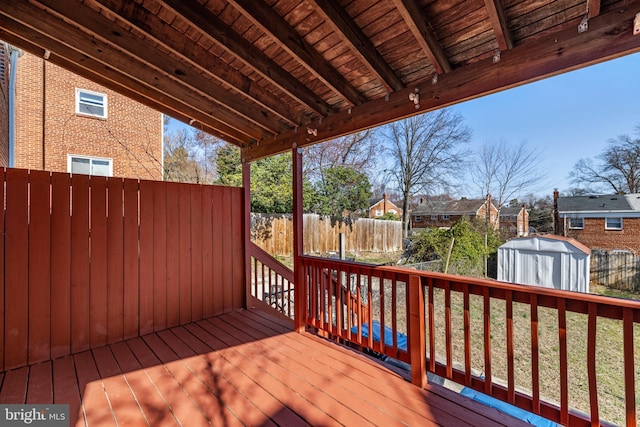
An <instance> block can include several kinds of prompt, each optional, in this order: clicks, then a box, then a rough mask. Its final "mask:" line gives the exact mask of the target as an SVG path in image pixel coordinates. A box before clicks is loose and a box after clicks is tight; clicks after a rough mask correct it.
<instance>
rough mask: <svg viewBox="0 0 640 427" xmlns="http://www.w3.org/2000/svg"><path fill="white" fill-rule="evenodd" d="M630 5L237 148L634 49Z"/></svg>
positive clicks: (355, 123)
mask: <svg viewBox="0 0 640 427" xmlns="http://www.w3.org/2000/svg"><path fill="white" fill-rule="evenodd" d="M636 13H637V12H636V9H634V8H627V9H625V10H623V11H620V10H617V9H616V10H614V11H612V12H608V13H606V14H601V15H600V16H598V17H596V18H594V19H592V20H590V21H589V31H587V32H584V33H578V32H577V31H576V29H575V26H574V25H573V24H574V22H570V21H569V22H568V23H567V25H566V28H565V29H563V30H561V31H558V32H554V33H551V34H547V35H545V36H544V37H540V38H537V39H536V40H535V42H531V43H522V44H519V45H517V46H515V47H514V48H513V49H511V50H509V51H507V52H506V53H505V54H504V55H503V57H502V59H501V60H500V62H498V63H495V64H494V63H493V61H492V60H491V59H490V58H488V59H486V60H483V61H479V62H476V63H473V64H471V65H468V66H466V67H461V68H458V69H456V70H453V71H451V72H450V73H447V74H445V75H443V76H442V77H441V78H440V79H439V80H438V83H437V84H436V85H433V84H432V83H431V81H424V82H422V83H421V84H416V85H412V86H411V87H408V88H407V89H404V90H402V91H399V92H396V93H393V94H391V95H390V96H389V99H388V100H385V99H377V100H373V101H370V102H369V103H367V104H366V105H363V106H361V107H354V108H353V110H352V112H351V114H349V113H346V112H340V113H337V114H335V115H333V116H331V117H329V118H327V119H325V120H324V121H323V122H322V123H318V122H315V123H311V124H310V125H309V127H311V128H314V129H317V135H308V134H307V133H304V132H299V133H294V132H288V133H287V134H284V135H279V136H278V140H277V141H276V142H274V143H273V144H270V145H266V144H260V145H257V144H254V145H252V146H251V147H249V148H246V149H244V150H243V158H244V159H245V160H246V161H253V160H256V159H259V158H261V157H265V156H270V155H273V154H275V153H279V152H283V151H286V150H289V149H291V147H292V145H293V144H294V143H295V144H296V146H297V147H302V146H305V145H310V144H315V143H317V142H321V141H325V140H328V139H331V138H336V137H339V136H342V135H346V134H349V133H353V132H357V131H360V130H364V129H367V128H370V127H372V126H376V125H380V124H384V123H388V122H391V121H393V120H397V119H401V118H404V117H409V116H413V115H415V114H420V113H425V112H429V111H433V110H436V109H438V108H443V107H447V106H450V105H453V104H455V103H458V102H462V101H466V100H469V99H473V98H477V97H480V96H483V95H488V94H491V93H494V92H498V91H500V90H504V89H508V88H511V87H514V86H518V85H520V84H524V83H529V82H532V81H535V80H539V79H542V78H545V77H550V76H553V75H556V74H559V73H561V72H565V71H570V70H573V69H577V68H580V67H583V66H585V65H587V64H593V63H596V62H600V61H604V60H608V59H613V58H616V57H619V56H622V55H627V54H630V53H634V52H640V37H637V36H633V31H632V28H633V19H634V17H635V14H636ZM416 89H418V91H419V94H420V108H419V109H418V110H416V109H415V106H414V104H413V102H410V101H409V100H408V95H409V94H410V93H414V91H415V90H416Z"/></svg>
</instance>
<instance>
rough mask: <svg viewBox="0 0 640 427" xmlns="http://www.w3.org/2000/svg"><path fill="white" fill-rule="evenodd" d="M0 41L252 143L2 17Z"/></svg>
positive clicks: (237, 140) (229, 137)
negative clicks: (47, 56)
mask: <svg viewBox="0 0 640 427" xmlns="http://www.w3.org/2000/svg"><path fill="white" fill-rule="evenodd" d="M18 34H19V35H18ZM0 39H1V40H4V41H6V42H8V43H11V44H13V45H15V46H17V47H20V48H22V49H24V50H26V51H28V52H31V53H32V54H34V55H36V56H38V57H43V55H44V52H45V50H46V51H48V52H49V58H48V59H47V61H49V62H51V63H52V64H55V65H58V66H60V67H62V68H65V69H67V70H69V71H71V72H73V73H75V74H77V75H79V76H82V77H84V78H86V79H89V80H91V81H93V82H95V83H98V84H101V85H103V86H105V87H108V88H110V89H112V90H114V91H116V92H118V93H120V94H122V95H124V96H127V97H129V98H131V99H133V100H135V101H137V102H140V103H142V104H145V105H146V106H148V107H151V108H153V109H155V110H157V111H160V112H162V113H165V114H168V115H170V116H171V117H174V118H176V119H178V120H181V121H183V122H184V123H189V122H190V121H191V119H194V120H197V121H198V127H199V128H201V129H202V130H203V131H205V132H207V133H210V134H211V135H213V136H215V137H218V138H221V139H224V140H226V141H228V142H231V143H232V144H235V145H237V146H240V147H244V146H247V145H249V143H251V142H252V139H250V138H248V137H247V136H246V135H242V134H240V133H239V132H237V131H236V130H234V129H231V128H228V127H226V126H225V125H224V124H222V123H219V124H217V126H216V128H213V127H211V126H210V125H209V118H208V117H206V116H205V115H204V114H202V113H200V112H199V111H197V110H194V109H193V108H191V107H189V106H188V105H185V104H182V103H179V102H177V101H175V100H173V99H171V98H168V97H166V96H164V95H162V93H160V92H156V91H155V90H154V89H152V88H149V87H145V86H142V85H140V84H139V83H138V82H136V81H134V80H131V79H129V78H127V77H126V76H122V75H119V74H118V73H117V72H116V71H114V70H113V69H110V68H108V67H107V68H105V66H104V65H103V64H100V63H97V62H96V61H94V60H92V59H91V58H87V57H85V56H84V55H83V54H82V53H79V52H76V51H74V50H72V49H70V48H69V47H67V46H65V45H62V44H61V43H59V42H57V41H55V40H53V39H49V38H47V36H46V35H44V34H42V33H40V32H37V31H35V30H33V29H31V28H28V27H25V26H24V25H22V24H20V23H18V22H16V21H13V20H11V19H10V18H7V17H6V16H4V15H1V14H0ZM33 41H37V43H38V44H35V43H34V42H33ZM79 64H82V65H79Z"/></svg>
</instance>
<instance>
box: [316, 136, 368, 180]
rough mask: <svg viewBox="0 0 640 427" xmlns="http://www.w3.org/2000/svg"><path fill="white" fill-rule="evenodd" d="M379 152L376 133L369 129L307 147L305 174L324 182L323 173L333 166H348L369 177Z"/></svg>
mask: <svg viewBox="0 0 640 427" xmlns="http://www.w3.org/2000/svg"><path fill="white" fill-rule="evenodd" d="M379 152H380V145H379V144H378V143H377V138H376V134H375V131H374V130H372V129H367V130H365V131H362V132H357V133H354V134H351V135H347V136H343V137H341V138H336V139H332V140H331V141H327V142H323V143H321V144H315V145H311V146H309V147H306V148H305V162H304V168H305V170H304V172H305V174H306V176H307V177H308V178H309V179H310V180H312V181H318V180H323V171H324V170H326V169H327V168H330V167H333V166H347V167H349V168H350V169H353V170H356V171H358V172H362V173H364V174H367V175H369V173H370V172H371V171H372V170H373V169H374V168H375V165H376V162H377V159H378V154H379Z"/></svg>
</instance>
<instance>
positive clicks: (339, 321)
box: [301, 256, 640, 425]
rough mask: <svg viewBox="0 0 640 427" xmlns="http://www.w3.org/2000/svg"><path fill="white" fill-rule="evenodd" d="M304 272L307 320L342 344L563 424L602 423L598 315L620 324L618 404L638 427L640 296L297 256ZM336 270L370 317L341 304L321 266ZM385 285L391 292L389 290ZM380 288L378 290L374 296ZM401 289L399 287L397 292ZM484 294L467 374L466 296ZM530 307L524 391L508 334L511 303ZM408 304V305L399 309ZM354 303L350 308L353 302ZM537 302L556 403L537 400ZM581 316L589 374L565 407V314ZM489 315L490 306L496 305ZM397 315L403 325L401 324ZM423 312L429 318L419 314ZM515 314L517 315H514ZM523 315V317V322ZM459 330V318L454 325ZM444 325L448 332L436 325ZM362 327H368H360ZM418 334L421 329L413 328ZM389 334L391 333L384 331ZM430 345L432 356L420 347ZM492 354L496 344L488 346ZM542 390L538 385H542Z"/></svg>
mask: <svg viewBox="0 0 640 427" xmlns="http://www.w3.org/2000/svg"><path fill="white" fill-rule="evenodd" d="M301 263H302V266H301V268H302V269H303V271H304V284H303V288H302V289H303V290H302V294H303V295H306V296H307V299H306V301H305V310H304V313H305V316H306V318H305V323H306V324H307V325H309V326H312V327H315V328H318V329H319V330H321V331H325V332H326V333H328V334H331V335H333V336H335V337H339V338H341V339H343V340H345V341H347V342H350V343H353V344H356V345H358V346H362V347H364V348H368V349H370V350H373V351H375V352H378V353H380V354H382V355H386V356H389V357H393V358H395V359H399V360H401V361H405V362H408V363H410V364H411V368H412V381H413V382H414V383H415V384H417V385H422V384H423V383H424V381H425V376H426V371H429V372H432V373H435V374H438V375H440V376H442V377H445V378H447V379H449V380H452V381H455V382H457V383H460V384H462V385H464V386H466V387H469V388H472V389H475V390H477V391H480V392H482V393H485V394H488V395H490V396H492V397H495V398H498V399H500V400H503V401H505V402H508V403H510V404H513V405H515V406H518V407H520V408H523V409H525V410H527V411H530V412H533V413H535V414H538V415H541V416H543V417H546V418H548V419H551V420H553V421H556V422H559V423H561V424H565V425H566V424H569V423H571V424H572V425H588V424H589V423H591V421H590V420H593V422H592V424H594V423H595V424H596V425H597V424H598V423H599V422H600V418H601V417H600V412H599V404H598V379H597V361H596V342H597V340H598V337H597V334H596V332H597V323H598V320H599V319H613V320H615V321H620V322H621V327H622V332H623V333H622V337H623V362H622V365H623V366H621V371H622V372H624V387H625V392H624V402H625V416H626V423H627V425H636V401H635V399H636V397H635V377H634V376H635V373H634V343H633V338H634V330H633V329H634V325H637V324H638V323H640V302H638V301H631V300H625V299H618V298H612V297H605V296H599V295H592V294H583V293H576V292H569V291H561V290H555V289H549V288H542V287H537V286H528V285H519V284H512V283H505V282H498V281H494V280H487V279H477V278H469V277H463V276H455V275H450V274H443V273H435V272H424V271H418V270H409V269H405V268H401V267H391V266H371V265H367V264H360V263H356V262H349V261H340V260H335V259H326V258H318V257H312V256H303V257H301ZM323 271H324V272H326V271H329V272H334V275H335V276H336V277H337V278H338V279H339V280H342V281H343V282H345V281H346V282H347V283H346V285H347V286H350V287H351V291H352V292H353V293H354V294H355V295H356V297H357V303H358V304H360V303H364V304H365V305H367V306H368V318H362V317H360V316H358V315H357V314H358V313H355V315H353V316H352V314H354V313H349V309H350V307H349V306H348V305H345V304H344V303H343V302H342V301H340V296H339V295H335V294H333V293H332V291H331V287H330V286H327V283H326V280H324V279H323V277H325V276H326V274H325V273H322V272H323ZM385 287H386V288H390V289H386V290H385ZM435 290H438V291H437V292H438V293H439V298H442V297H443V298H444V326H443V327H440V328H439V329H438V328H437V326H436V325H435V320H434V318H435V305H436V304H435V303H434V301H435V297H434V291H435ZM376 292H378V293H379V295H377V296H376ZM440 293H441V294H442V295H441V296H440ZM401 294H404V296H402V295H401ZM453 295H455V296H456V297H457V298H460V297H461V298H462V305H463V315H462V316H463V322H462V323H463V325H462V329H463V336H464V338H463V340H462V341H464V342H463V347H464V359H465V360H464V361H462V363H460V364H459V365H456V364H454V360H453V355H452V353H453V351H452V342H453V339H452V296H453ZM472 296H473V297H474V298H477V299H481V301H482V304H481V310H482V329H483V333H484V338H483V347H484V351H483V353H484V354H483V355H482V357H483V366H484V375H479V374H478V373H474V372H473V371H472V368H471V366H472V362H471V320H470V318H471V317H470V300H471V298H472ZM495 300H498V301H501V304H504V306H505V314H504V317H503V318H502V319H503V320H504V323H505V329H506V331H505V335H506V365H507V373H506V378H505V379H504V380H505V381H504V382H502V381H499V380H498V379H497V378H495V376H493V375H492V340H491V334H492V329H491V322H492V319H491V317H492V310H491V302H492V301H495ZM515 303H520V304H524V305H525V306H528V309H527V312H528V313H527V315H528V322H529V325H530V334H529V342H530V344H529V345H530V349H529V350H528V351H529V355H530V358H531V378H530V379H529V380H528V381H530V383H529V384H530V387H531V389H530V391H529V392H525V391H523V390H521V389H519V388H518V387H517V386H516V381H515V372H514V365H515V358H514V354H515V350H514V348H515V346H517V345H519V344H521V343H520V342H516V341H515V338H514V336H515V335H514V304H515ZM402 304H404V306H402ZM358 306H359V305H356V306H355V307H356V309H357V307H358ZM541 308H548V309H552V310H553V311H554V313H555V314H556V315H557V330H558V337H557V340H558V341H557V345H558V349H559V350H558V351H559V355H558V360H557V362H558V365H559V368H558V372H557V373H556V374H557V378H559V385H560V387H559V388H560V393H559V394H560V399H559V400H560V401H559V402H558V403H554V402H551V401H548V400H545V398H544V397H541V386H540V384H541V381H540V352H541V348H540V340H539V332H540V331H539V325H538V322H539V313H540V309H541ZM574 313H577V314H579V315H585V316H586V326H587V338H586V341H587V342H586V363H585V366H584V370H585V372H586V373H587V377H588V389H589V391H588V395H589V408H590V409H589V414H583V413H579V412H578V411H576V410H573V409H571V408H570V407H569V370H568V360H567V354H568V351H569V350H571V349H570V348H568V345H569V343H568V334H567V314H570V316H573V315H574ZM494 314H495V312H494ZM402 317H404V321H405V322H406V323H404V324H402V325H400V324H401V323H402V319H401V318H402ZM349 319H360V321H359V322H358V324H355V325H354V324H353V321H351V322H352V323H350V324H346V322H347V321H349ZM425 319H426V320H425ZM518 320H519V319H518ZM374 321H378V322H379V323H380V325H381V326H380V337H378V338H377V339H372V337H371V335H372V334H368V335H366V336H365V335H363V333H362V330H363V326H364V325H365V324H367V323H368V326H369V327H370V326H371V325H372V324H373V322H374ZM519 321H520V320H519ZM456 327H457V325H456ZM442 329H444V330H442ZM365 330H366V328H365ZM418 331H419V332H418ZM385 332H386V334H387V335H389V334H392V339H391V340H390V339H389V337H388V336H387V337H385ZM437 334H441V335H442V334H443V335H444V336H445V338H444V345H445V351H444V353H445V354H444V357H443V358H442V360H436V359H437V354H436V345H435V344H436V342H435V341H436V338H435V337H436V335H437ZM401 335H406V336H407V344H406V348H400V347H399V346H398V340H399V337H401ZM427 346H428V349H429V350H428V354H427V351H425V350H424V349H426V347H427ZM494 351H495V350H494ZM542 393H544V390H542Z"/></svg>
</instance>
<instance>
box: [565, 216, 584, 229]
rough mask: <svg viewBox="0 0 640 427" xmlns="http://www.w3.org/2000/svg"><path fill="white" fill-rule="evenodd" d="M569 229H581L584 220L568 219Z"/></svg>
mask: <svg viewBox="0 0 640 427" xmlns="http://www.w3.org/2000/svg"><path fill="white" fill-rule="evenodd" d="M569 228H571V229H583V228H584V218H569Z"/></svg>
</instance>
